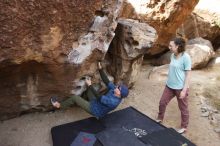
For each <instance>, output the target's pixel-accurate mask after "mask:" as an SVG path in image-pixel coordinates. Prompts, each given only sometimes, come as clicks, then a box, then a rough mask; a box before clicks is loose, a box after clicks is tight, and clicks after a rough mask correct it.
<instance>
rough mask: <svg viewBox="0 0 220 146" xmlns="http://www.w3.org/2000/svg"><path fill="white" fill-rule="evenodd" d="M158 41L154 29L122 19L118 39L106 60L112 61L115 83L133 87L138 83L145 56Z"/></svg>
mask: <svg viewBox="0 0 220 146" xmlns="http://www.w3.org/2000/svg"><path fill="white" fill-rule="evenodd" d="M156 39H157V33H156V30H155V29H154V28H152V27H151V26H149V25H148V24H146V23H139V22H138V21H135V20H131V19H120V20H119V21H118V27H117V29H116V37H115V38H114V39H113V42H112V44H111V46H110V49H109V52H108V54H107V56H106V58H107V59H108V60H109V61H110V66H109V67H108V70H109V72H111V73H112V74H113V75H114V78H115V81H116V82H119V81H124V82H125V83H127V84H129V85H132V84H134V82H135V81H136V78H137V75H138V72H139V69H140V67H141V64H142V61H143V56H144V54H145V53H146V52H147V51H148V50H149V49H150V48H151V47H152V46H153V43H154V42H155V41H156Z"/></svg>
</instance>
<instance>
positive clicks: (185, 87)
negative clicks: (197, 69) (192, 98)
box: [180, 70, 191, 98]
mask: <svg viewBox="0 0 220 146" xmlns="http://www.w3.org/2000/svg"><path fill="white" fill-rule="evenodd" d="M190 75H191V70H186V72H185V80H184V87H183V90H182V91H181V93H180V98H184V97H185V95H186V91H187V89H188V88H189V82H190Z"/></svg>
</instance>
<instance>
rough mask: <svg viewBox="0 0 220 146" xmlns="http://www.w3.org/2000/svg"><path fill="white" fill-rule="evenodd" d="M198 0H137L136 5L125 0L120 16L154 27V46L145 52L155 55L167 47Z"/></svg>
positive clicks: (134, 2)
mask: <svg viewBox="0 0 220 146" xmlns="http://www.w3.org/2000/svg"><path fill="white" fill-rule="evenodd" d="M198 2H199V0H190V1H186V0H164V1H161V0H148V1H144V2H143V1H139V3H140V5H139V7H138V6H137V5H138V2H136V1H133V2H132V1H127V3H125V4H124V6H123V11H122V13H121V15H120V17H123V18H131V19H137V20H139V21H140V22H146V23H148V24H149V25H151V26H152V27H154V28H155V29H156V31H157V33H158V39H157V41H156V43H155V45H154V47H152V48H151V49H149V50H148V52H147V54H148V55H155V54H159V53H161V52H163V51H164V50H166V49H167V47H166V46H167V44H168V43H169V41H170V39H171V38H172V37H174V36H175V35H176V30H177V29H178V28H179V27H180V26H181V25H182V23H183V22H184V21H185V20H186V19H187V17H188V16H189V15H190V14H191V12H192V11H193V9H194V7H195V6H196V4H197V3H198ZM132 6H133V7H132ZM132 8H133V9H132ZM140 10H142V11H140Z"/></svg>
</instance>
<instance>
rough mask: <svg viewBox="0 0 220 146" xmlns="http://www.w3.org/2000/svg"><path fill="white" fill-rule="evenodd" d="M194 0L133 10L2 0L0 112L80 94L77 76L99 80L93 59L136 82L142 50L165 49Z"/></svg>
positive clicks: (113, 3)
mask: <svg viewBox="0 0 220 146" xmlns="http://www.w3.org/2000/svg"><path fill="white" fill-rule="evenodd" d="M197 2H198V0H191V1H185V0H157V1H156V0H149V1H148V2H147V3H146V4H145V7H146V8H148V10H149V11H147V12H146V13H145V14H138V13H136V11H135V10H134V6H133V5H132V4H131V3H129V2H126V3H123V0H63V1H61V0H57V1H49V0H45V1H34V0H16V1H15V0H10V1H9V0H1V1H0V7H1V9H0V16H1V17H0V82H1V84H0V93H1V94H0V119H7V118H9V117H14V116H18V115H20V114H22V113H26V112H31V111H36V110H37V111H47V110H48V107H49V104H50V103H49V98H50V96H54V95H56V96H58V97H59V99H60V100H62V99H65V98H66V96H69V95H72V94H77V95H80V94H81V93H82V92H83V91H84V90H85V89H86V86H85V81H84V80H82V79H81V78H82V77H83V76H86V75H89V76H91V77H92V78H93V81H94V82H96V83H100V77H99V74H98V72H97V65H96V63H97V61H98V60H105V62H108V63H109V64H103V65H106V66H107V71H108V74H109V75H110V76H112V77H113V78H112V80H115V81H116V82H121V81H123V82H125V83H127V84H128V85H132V84H134V83H135V80H136V77H137V74H138V72H139V68H140V66H141V63H142V60H143V56H144V54H146V53H147V54H149V55H154V54H157V53H160V52H163V50H164V49H165V48H166V45H167V44H168V40H169V39H170V38H171V37H172V36H173V35H175V31H176V29H177V28H178V27H179V26H180V24H181V23H182V22H183V21H184V20H185V18H186V17H187V15H189V14H190V13H191V11H192V10H193V8H194V6H195V5H196V3H197ZM120 17H121V18H122V17H124V18H125V19H119V18H120ZM126 18H131V19H136V20H129V19H126ZM116 28H117V30H116ZM154 28H155V29H154ZM115 30H116V31H115ZM157 34H158V35H157ZM157 36H158V39H157ZM113 39H114V40H113ZM156 39H157V41H156ZM155 41H156V42H155Z"/></svg>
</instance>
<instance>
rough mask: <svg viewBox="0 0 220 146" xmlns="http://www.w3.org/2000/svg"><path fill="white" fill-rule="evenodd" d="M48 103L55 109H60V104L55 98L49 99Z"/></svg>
mask: <svg viewBox="0 0 220 146" xmlns="http://www.w3.org/2000/svg"><path fill="white" fill-rule="evenodd" d="M50 102H51V104H52V105H53V107H55V108H60V103H59V102H58V100H57V97H51V98H50Z"/></svg>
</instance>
